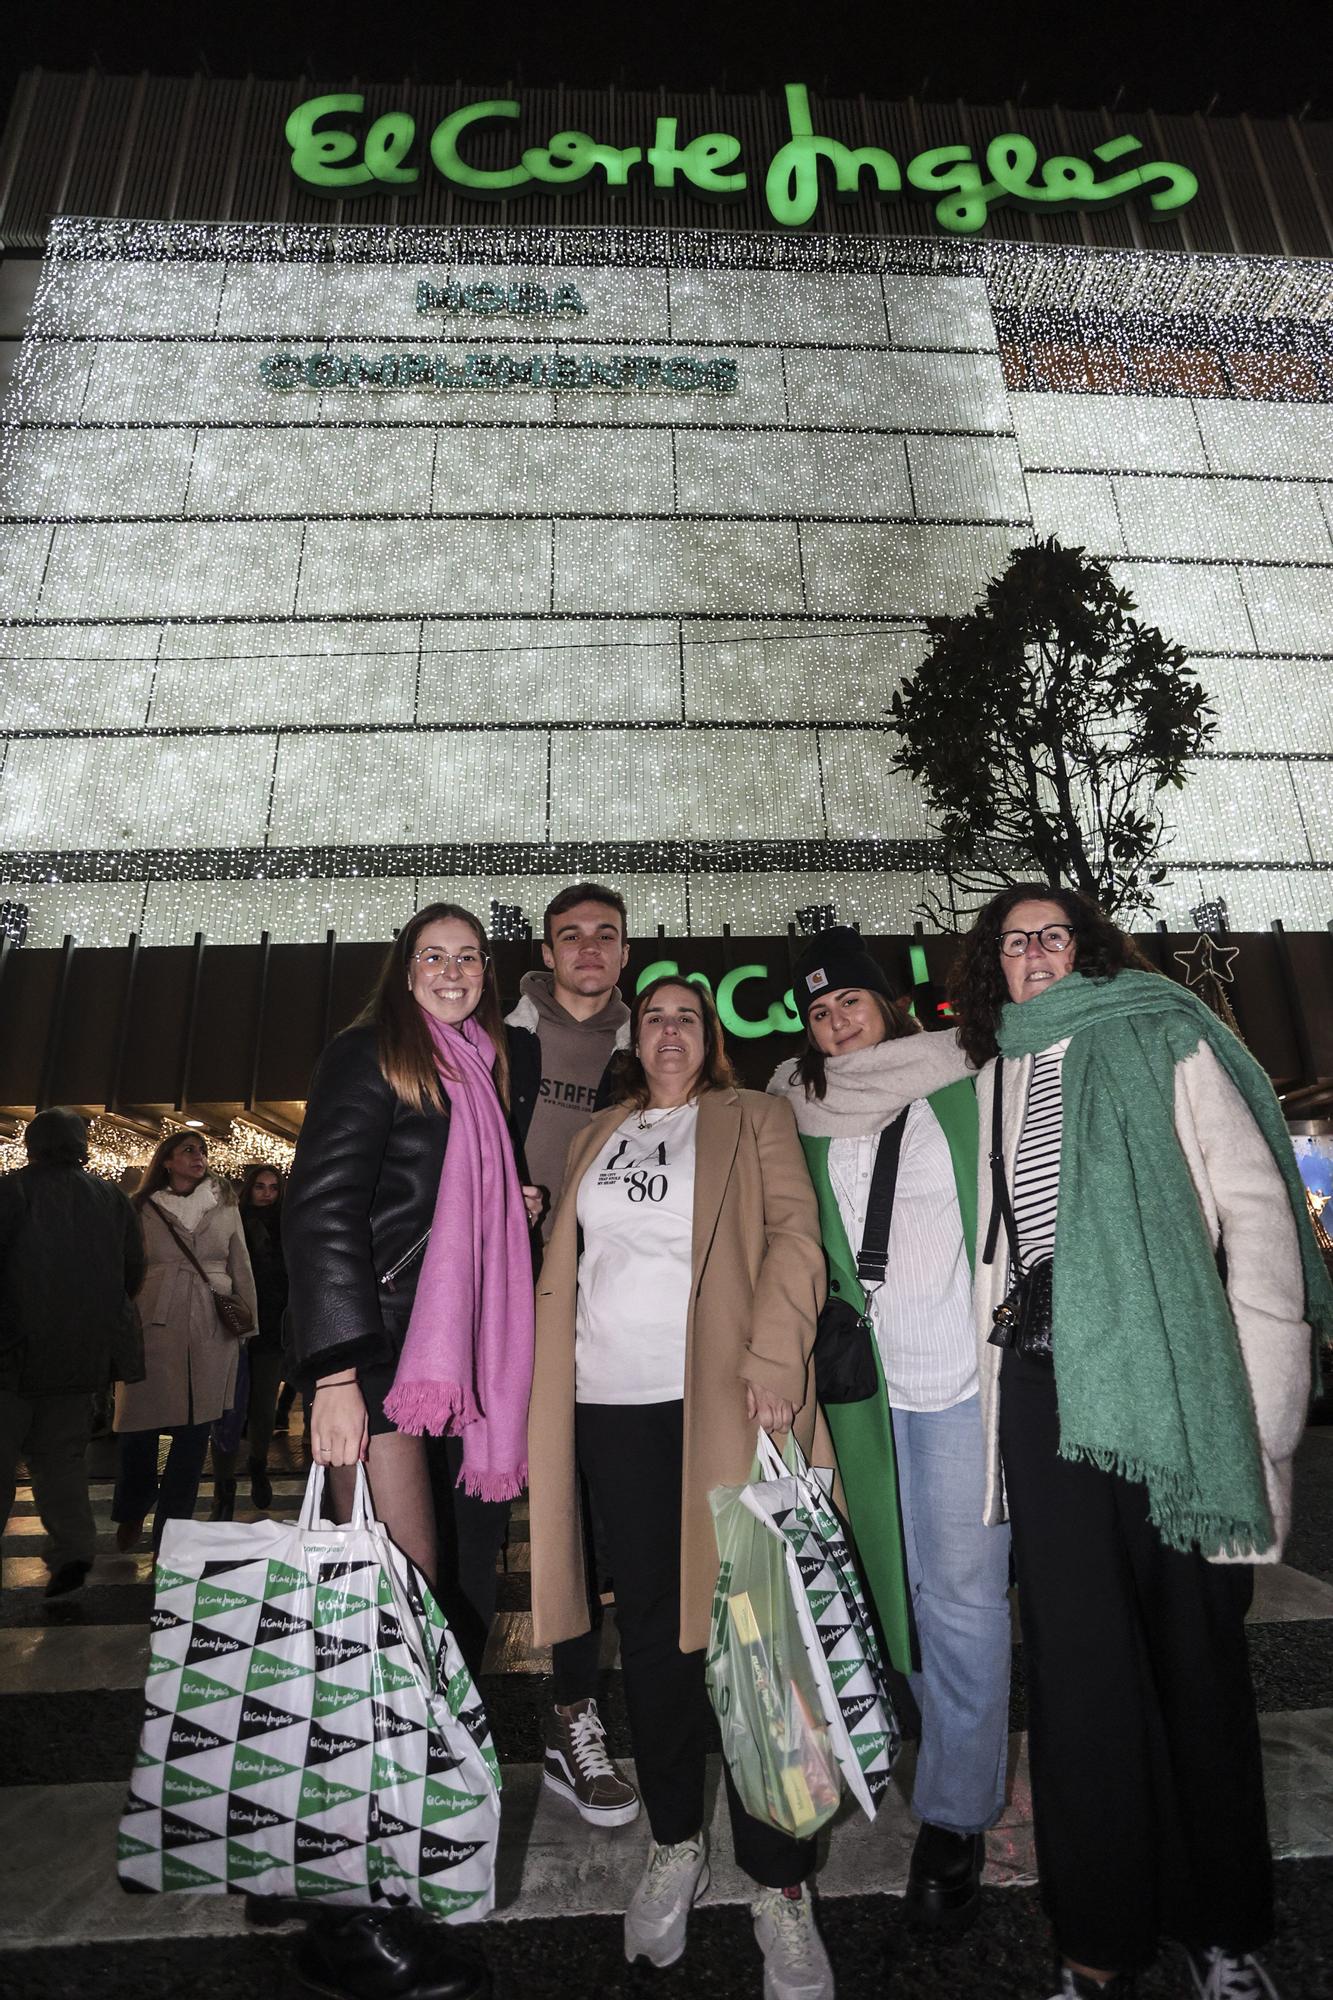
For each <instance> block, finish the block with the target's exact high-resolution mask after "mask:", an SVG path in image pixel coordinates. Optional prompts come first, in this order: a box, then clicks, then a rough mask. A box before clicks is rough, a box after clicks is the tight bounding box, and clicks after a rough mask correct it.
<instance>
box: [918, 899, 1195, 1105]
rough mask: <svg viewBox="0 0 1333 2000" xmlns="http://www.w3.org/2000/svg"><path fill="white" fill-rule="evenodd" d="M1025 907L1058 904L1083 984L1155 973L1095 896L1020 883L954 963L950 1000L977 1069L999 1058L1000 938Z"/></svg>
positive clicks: (983, 916)
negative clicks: (1009, 921) (1127, 973)
mask: <svg viewBox="0 0 1333 2000" xmlns="http://www.w3.org/2000/svg"><path fill="white" fill-rule="evenodd" d="M1020 903H1058V904H1059V906H1060V908H1061V909H1062V910H1063V911H1064V913H1065V915H1066V917H1067V918H1068V919H1069V922H1070V924H1071V926H1072V927H1073V932H1074V954H1075V957H1074V970H1075V972H1077V973H1080V974H1081V975H1082V977H1083V978H1084V979H1114V978H1115V976H1116V974H1117V972H1123V971H1124V970H1125V968H1126V966H1130V965H1132V966H1133V967H1134V968H1135V969H1136V970H1137V971H1139V972H1154V971H1156V969H1157V968H1156V967H1155V966H1153V965H1151V964H1150V963H1149V961H1148V960H1147V959H1146V958H1145V957H1144V955H1143V953H1142V952H1141V951H1140V950H1139V947H1138V946H1137V945H1136V944H1135V942H1134V940H1133V938H1132V937H1130V936H1128V935H1127V933H1126V932H1124V931H1122V930H1121V929H1120V928H1119V927H1118V926H1117V925H1115V924H1113V923H1112V922H1111V919H1110V918H1109V917H1108V916H1105V915H1104V914H1103V912H1102V911H1101V910H1100V909H1099V908H1098V906H1097V904H1096V903H1094V902H1093V900H1092V898H1091V896H1084V895H1082V894H1081V893H1080V892H1079V890H1077V889H1053V888H1052V887H1051V885H1050V883H1049V882H1017V883H1015V884H1014V887H1013V888H1012V889H1006V890H1004V891H1003V893H1002V894H1001V895H998V896H993V897H992V898H991V900H990V902H989V903H987V905H986V907H985V909H984V910H982V911H981V912H980V913H979V915H978V917H977V920H976V922H975V923H974V924H973V926H972V928H971V930H970V931H969V932H968V933H967V936H966V937H965V938H964V939H963V943H962V949H961V950H960V951H959V953H958V956H957V958H956V959H955V960H954V962H953V968H952V970H951V972H950V975H949V998H950V1000H951V1001H952V1003H953V1011H954V1016H955V1018H956V1020H957V1024H958V1040H959V1042H960V1043H961V1044H962V1048H963V1053H964V1054H965V1055H966V1056H967V1058H968V1060H969V1061H970V1062H972V1063H975V1065H976V1067H977V1068H978V1069H980V1068H981V1065H982V1064H983V1063H985V1062H989V1061H990V1059H991V1057H992V1056H994V1055H998V1054H999V1045H998V1043H997V1042H996V1039H995V1031H996V1029H997V1028H998V1026H999V1024H1000V1010H1001V1008H1002V1007H1003V1006H1004V1005H1005V1003H1006V1002H1007V1000H1008V998H1009V988H1008V987H1007V986H1006V985H1005V983H1004V970H1003V967H1002V966H1001V964H1000V934H1001V932H1002V931H1003V930H1004V927H1005V921H1006V919H1007V918H1008V916H1009V914H1010V912H1011V911H1012V910H1016V909H1017V908H1018V905H1019V904H1020Z"/></svg>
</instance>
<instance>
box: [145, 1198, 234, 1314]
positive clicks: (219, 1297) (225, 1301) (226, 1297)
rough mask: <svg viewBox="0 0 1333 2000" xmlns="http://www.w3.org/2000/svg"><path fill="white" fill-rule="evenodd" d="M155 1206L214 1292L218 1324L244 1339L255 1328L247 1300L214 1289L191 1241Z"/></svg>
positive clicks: (161, 1209)
mask: <svg viewBox="0 0 1333 2000" xmlns="http://www.w3.org/2000/svg"><path fill="white" fill-rule="evenodd" d="M153 1208H154V1210H155V1211H156V1213H157V1214H158V1215H160V1216H161V1218H162V1220H163V1222H165V1223H166V1225H167V1228H168V1229H169V1230H170V1231H171V1233H172V1235H173V1236H174V1237H175V1239H176V1241H177V1243H178V1244H179V1246H180V1248H181V1249H182V1250H183V1251H184V1252H185V1254H186V1256H187V1257H188V1258H189V1260H190V1262H191V1263H192V1264H193V1265H194V1268H195V1270H196V1271H197V1272H198V1273H199V1275H200V1277H201V1278H202V1279H203V1281H204V1283H205V1284H206V1285H207V1286H208V1289H209V1291H210V1292H212V1294H213V1307H214V1310H215V1311H216V1313H217V1316H218V1325H219V1326H220V1327H221V1328H222V1331H223V1332H224V1333H229V1334H231V1335H232V1337H233V1338H234V1339H236V1340H244V1339H245V1336H246V1334H247V1333H253V1332H254V1330H255V1316H254V1314H253V1313H252V1312H251V1310H250V1308H249V1306H248V1305H247V1304H246V1303H245V1300H244V1299H243V1298H240V1297H239V1296H238V1295H237V1294H236V1293H235V1292H215V1291H213V1284H212V1280H211V1279H210V1278H209V1275H208V1273H207V1271H206V1270H205V1269H204V1267H203V1265H202V1264H201V1263H200V1262H199V1259H198V1258H197V1257H196V1256H195V1254H194V1252H193V1250H192V1249H191V1248H190V1246H189V1243H188V1242H187V1241H186V1239H185V1237H184V1236H182V1235H181V1232H180V1230H179V1229H177V1227H176V1225H175V1223H174V1222H173V1221H172V1219H171V1217H170V1216H169V1215H168V1214H167V1211H166V1210H165V1208H162V1207H161V1206H160V1205H159V1204H158V1203H157V1202H154V1203H153Z"/></svg>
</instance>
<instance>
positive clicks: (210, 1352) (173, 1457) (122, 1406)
mask: <svg viewBox="0 0 1333 2000" xmlns="http://www.w3.org/2000/svg"><path fill="white" fill-rule="evenodd" d="M134 1205H135V1207H136V1208H137V1209H138V1211H139V1219H140V1221H141V1222H142V1224H143V1233H144V1249H145V1251H146V1253H147V1258H148V1270H147V1275H146V1276H145V1278H144V1282H143V1288H142V1290H141V1291H140V1293H139V1296H138V1301H137V1303H138V1308H139V1317H140V1320H141V1322H142V1325H143V1335H144V1368H145V1372H144V1379H143V1380H142V1381H141V1382H133V1383H128V1382H122V1383H121V1384H120V1385H119V1387H118V1389H117V1392H116V1417H115V1428H116V1432H117V1434H118V1437H119V1443H120V1449H119V1457H118V1464H117V1474H116V1489H115V1493H114V1495H113V1497H112V1502H111V1518H112V1520H113V1521H115V1522H116V1524H117V1527H116V1545H117V1547H118V1548H120V1549H121V1550H122V1551H124V1552H128V1551H129V1550H131V1549H133V1548H134V1547H135V1546H136V1545H137V1543H138V1541H139V1538H140V1536H141V1535H142V1533H143V1525H144V1520H145V1518H146V1517H147V1515H148V1514H149V1513H150V1512H152V1514H153V1548H154V1552H156V1550H157V1549H158V1547H159V1546H160V1544H161V1540H162V1530H163V1527H164V1526H165V1525H166V1523H167V1522H168V1521H169V1520H188V1519H189V1518H190V1516H191V1515H192V1514H193V1513H194V1506H195V1501H196V1499H197V1498H198V1495H199V1477H200V1474H201V1472H202V1471H203V1466H204V1458H205V1455H206V1453H207V1451H208V1437H209V1428H210V1426H211V1425H212V1424H214V1423H215V1422H216V1421H217V1419H218V1418H219V1417H221V1416H222V1415H223V1414H224V1413H225V1412H226V1411H227V1410H229V1409H230V1408H231V1404H232V1400H233V1397H234V1396H235V1393H236V1372H237V1368H238V1366H239V1362H240V1342H239V1341H238V1340H237V1339H236V1337H235V1335H233V1334H230V1333H228V1332H227V1330H226V1328H225V1327H224V1326H223V1325H222V1323H221V1321H220V1320H219V1318H218V1315H217V1308H216V1306H215V1305H214V1302H213V1300H214V1294H215V1293H220V1294H223V1295H226V1294H229V1293H233V1292H234V1293H235V1294H236V1295H237V1296H238V1297H239V1298H241V1299H243V1300H244V1302H245V1304H246V1305H247V1306H248V1307H249V1309H250V1317H251V1323H252V1324H253V1323H254V1320H255V1317H256V1304H255V1281H254V1275H253V1273H252V1271H251V1268H250V1253H249V1251H248V1250H247V1249H246V1247H245V1231H244V1229H243V1227H242V1225H241V1213H240V1210H239V1208H238V1207H237V1206H236V1202H235V1200H234V1199H233V1197H232V1194H231V1191H230V1189H229V1188H227V1187H226V1186H225V1185H224V1183H222V1182H221V1181H219V1180H216V1179H215V1178H214V1177H213V1176H212V1175H211V1174H210V1173H209V1171H208V1142H207V1140H206V1139H205V1138H204V1136H203V1134H202V1133H201V1132H183V1133H182V1132H177V1133H171V1134H169V1135H168V1136H167V1137H166V1138H165V1139H164V1140H163V1141H162V1142H161V1144H160V1145H159V1146H158V1148H157V1151H156V1152H155V1153H154V1155H153V1157H152V1159H151V1160H150V1161H149V1163H148V1166H147V1168H146V1170H145V1172H144V1177H143V1181H142V1183H141V1185H140V1187H139V1190H138V1193H137V1194H136V1195H135V1197H134ZM185 1243H188V1244H189V1247H190V1250H191V1251H193V1253H194V1256H195V1257H196V1258H197V1259H198V1262H199V1264H200V1265H201V1266H202V1267H203V1271H204V1273H205V1276H204V1277H201V1276H200V1274H199V1272H198V1271H197V1270H196V1269H195V1267H194V1265H193V1264H192V1263H191V1261H190V1258H189V1256H188V1255H187V1254H186V1251H185V1249H184V1248H183V1247H182V1246H183V1244H185ZM163 1431H166V1432H168V1433H169V1435H170V1438H171V1447H170V1450H169V1451H168V1453H167V1459H166V1464H165V1465H164V1467H163V1469H162V1474H161V1479H160V1481H159V1477H158V1469H157V1460H158V1448H159V1441H160V1437H161V1433H162V1432H163Z"/></svg>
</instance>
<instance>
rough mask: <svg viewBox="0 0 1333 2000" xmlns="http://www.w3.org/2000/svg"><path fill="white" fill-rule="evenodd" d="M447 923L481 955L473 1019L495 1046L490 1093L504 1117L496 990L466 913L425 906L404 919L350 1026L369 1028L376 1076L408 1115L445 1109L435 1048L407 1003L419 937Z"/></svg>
mask: <svg viewBox="0 0 1333 2000" xmlns="http://www.w3.org/2000/svg"><path fill="white" fill-rule="evenodd" d="M451 921H452V922H454V923H459V924H466V925H467V927H468V929H469V930H470V931H471V932H472V933H473V935H474V936H475V938H476V940H477V944H478V946H479V947H480V949H481V950H482V951H483V952H484V953H485V954H486V971H485V974H484V976H483V978H482V985H481V998H480V1000H479V1001H478V1002H477V1010H476V1018H477V1022H478V1025H479V1026H480V1027H483V1028H484V1029H485V1030H486V1033H487V1034H488V1035H489V1036H490V1038H491V1041H492V1042H493V1043H494V1045H495V1071H494V1075H495V1088H496V1090H497V1091H498V1093H499V1097H500V1102H501V1104H502V1105H503V1106H504V1108H505V1110H506V1111H508V1109H509V1040H508V1037H507V1036H506V1034H505V1024H504V1015H503V1013H502V1012H501V1009H500V985H499V981H498V980H497V978H496V976H495V959H494V958H493V956H492V955H491V951H490V945H489V941H488V939H487V936H486V931H485V927H484V925H483V924H482V921H481V918H480V917H474V916H473V914H472V912H471V910H464V909H462V908H460V906H459V905H458V904H457V903H428V904H427V905H426V908H425V909H424V910H418V911H417V913H416V915H415V916H414V917H411V918H409V920H408V921H407V923H405V924H404V925H403V928H402V929H401V930H400V931H399V933H398V935H397V937H396V938H395V939H394V941H393V943H392V944H391V945H390V946H389V951H388V956H387V957H386V958H385V961H384V965H383V967H382V969H381V971H380V976H379V981H378V983H377V985H376V987H375V991H374V992H373V993H372V995H371V997H370V999H369V1000H368V1001H367V1003H366V1005H365V1007H364V1008H363V1009H362V1011H361V1013H360V1014H359V1015H358V1016H357V1021H356V1025H357V1026H358V1027H367V1028H374V1030H375V1033H376V1036H377V1037H378V1041H379V1059H380V1070H381V1072H382V1074H383V1077H384V1081H385V1082H386V1083H387V1084H388V1086H389V1088H390V1090H392V1092H393V1094H394V1096H395V1097H397V1098H400V1099H401V1100H402V1102H403V1103H404V1104H407V1105H410V1106H411V1108H412V1110H414V1111H445V1110H447V1109H448V1100H447V1097H446V1094H445V1091H444V1089H443V1087H442V1085H441V1082H440V1071H439V1069H438V1068H437V1067H436V1058H435V1044H434V1042H433V1041H432V1040H431V1038H430V1030H429V1029H428V1028H427V1026H426V1021H425V1016H424V1014H423V1013H422V1010H421V1007H420V1004H419V1003H418V1002H417V1000H415V999H414V998H413V995H412V988H411V978H412V954H413V953H414V952H415V950H416V948H417V939H418V938H419V937H420V936H421V933H422V932H423V931H424V930H425V928H426V926H427V925H428V924H443V923H449V922H451Z"/></svg>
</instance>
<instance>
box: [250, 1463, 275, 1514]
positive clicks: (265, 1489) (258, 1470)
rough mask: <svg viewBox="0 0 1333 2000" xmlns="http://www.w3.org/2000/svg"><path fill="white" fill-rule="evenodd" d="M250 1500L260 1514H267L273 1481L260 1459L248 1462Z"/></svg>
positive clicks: (271, 1501) (271, 1499)
mask: <svg viewBox="0 0 1333 2000" xmlns="http://www.w3.org/2000/svg"><path fill="white" fill-rule="evenodd" d="M250 1499H251V1501H252V1502H253V1504H254V1505H255V1506H256V1507H258V1509H259V1511H260V1513H261V1514H267V1512H268V1510H269V1508H270V1507H271V1506H272V1505H273V1481H272V1480H271V1479H270V1478H269V1476H268V1467H267V1465H266V1464H265V1463H264V1461H263V1459H262V1458H252V1459H251V1460H250Z"/></svg>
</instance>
